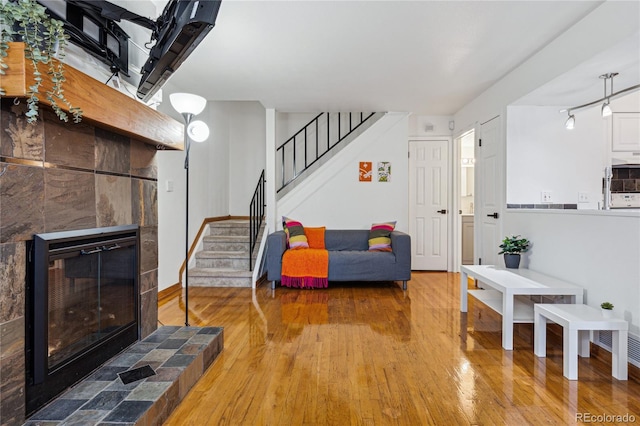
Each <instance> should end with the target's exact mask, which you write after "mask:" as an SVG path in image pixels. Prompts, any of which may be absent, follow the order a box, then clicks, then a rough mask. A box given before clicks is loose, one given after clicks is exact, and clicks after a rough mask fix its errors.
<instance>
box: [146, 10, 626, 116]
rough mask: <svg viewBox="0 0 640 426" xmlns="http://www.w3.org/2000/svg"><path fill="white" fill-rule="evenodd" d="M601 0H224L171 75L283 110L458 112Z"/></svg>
mask: <svg viewBox="0 0 640 426" xmlns="http://www.w3.org/2000/svg"><path fill="white" fill-rule="evenodd" d="M155 3H156V4H162V3H163V1H162V0H158V1H156V2H155ZM601 3H602V2H600V1H304V0H300V1H241V0H223V1H222V5H221V8H220V12H219V14H218V18H217V21H216V26H215V28H214V29H213V30H212V31H211V32H210V33H209V35H208V36H207V38H205V40H204V41H203V42H202V43H201V44H200V45H199V46H198V47H197V49H196V50H195V51H194V53H193V54H192V55H191V56H190V57H189V58H188V59H187V60H186V61H185V62H184V63H183V64H182V66H181V67H180V68H179V69H178V71H177V72H176V73H175V74H174V75H173V77H172V78H171V80H170V82H171V84H172V85H173V86H175V87H177V88H179V89H180V90H184V91H188V92H193V93H198V94H200V95H202V96H205V97H206V98H207V99H209V100H227V101H231V100H233V101H260V102H261V103H262V104H263V105H264V106H265V107H267V108H275V109H277V110H279V111H289V112H293V111H305V112H312V111H327V110H330V111H338V110H342V111H408V112H413V113H416V114H424V115H450V114H453V113H455V112H457V111H458V110H459V109H460V108H461V107H463V106H464V105H465V104H467V103H468V102H469V101H471V100H472V99H474V98H475V97H477V96H478V95H479V94H480V93H482V92H483V91H484V90H486V89H487V88H489V87H490V86H491V85H492V84H493V83H495V82H496V81H498V80H499V79H500V78H501V77H503V76H504V75H506V74H507V73H509V72H510V71H511V70H513V69H514V68H515V67H517V66H518V65H520V64H521V63H522V62H524V61H525V60H526V59H528V58H529V57H530V56H531V55H533V54H535V53H536V52H537V51H538V50H540V49H541V48H543V47H544V46H545V45H547V44H548V43H549V42H551V41H552V40H553V39H555V38H556V37H557V36H559V35H560V34H561V33H562V32H564V31H565V30H566V29H567V28H569V27H571V26H572V25H573V24H575V23H576V22H578V21H579V20H580V19H582V18H583V17H584V16H586V15H587V14H588V13H589V12H591V11H592V10H593V9H595V8H596V7H597V6H598V5H599V4H601ZM635 62H636V65H635V66H636V67H637V62H638V60H637V58H636V59H635ZM612 71H613V70H612ZM588 77H589V78H593V76H588ZM596 78H597V76H596ZM597 83H598V84H602V83H601V82H597ZM635 84H637V82H636V83H635ZM600 87H601V86H600ZM621 87H622V86H619V87H618V88H621ZM541 95H543V96H550V94H549V93H546V94H545V93H542V94H541ZM530 101H531V102H535V99H533V98H532V99H530Z"/></svg>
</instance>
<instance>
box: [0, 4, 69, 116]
mask: <svg viewBox="0 0 640 426" xmlns="http://www.w3.org/2000/svg"><path fill="white" fill-rule="evenodd" d="M45 11H46V8H45V7H44V6H41V5H40V4H38V3H37V2H36V1H35V0H0V74H1V75H4V74H5V70H6V69H7V67H8V66H7V64H6V62H5V59H6V57H7V51H8V50H9V42H11V41H21V42H23V43H24V45H25V50H24V53H25V58H26V59H27V60H28V61H30V62H31V64H32V66H33V80H34V84H33V85H30V86H29V87H28V90H27V95H28V96H29V97H28V98H27V108H28V109H27V112H26V116H27V121H28V122H30V123H33V122H35V121H36V120H37V119H38V103H39V101H40V99H39V98H38V95H40V88H41V86H42V82H43V74H42V72H43V71H42V68H46V71H44V72H45V73H46V74H47V75H49V78H50V79H51V83H52V87H51V90H47V91H46V92H45V96H46V99H47V100H48V101H49V103H50V104H51V108H53V110H54V112H55V113H56V115H57V116H58V117H59V118H60V120H64V121H68V120H69V117H68V115H67V113H66V112H65V110H63V109H62V108H61V107H60V105H66V107H67V109H68V110H69V113H71V115H72V116H73V121H74V122H76V123H77V122H79V121H80V120H81V118H82V110H81V109H80V108H78V107H74V106H72V105H71V104H70V103H69V101H68V100H67V99H66V97H65V95H64V89H63V83H64V82H65V76H64V64H63V63H62V59H63V58H64V51H65V47H66V45H67V42H68V40H69V36H68V35H66V34H65V32H64V28H63V24H62V22H60V21H58V20H57V19H52V18H51V17H50V16H49V15H47V13H46V12H45ZM4 94H5V92H4V90H3V89H2V87H0V95H2V96H4Z"/></svg>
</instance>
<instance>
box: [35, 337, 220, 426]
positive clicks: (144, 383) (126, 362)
mask: <svg viewBox="0 0 640 426" xmlns="http://www.w3.org/2000/svg"><path fill="white" fill-rule="evenodd" d="M223 347H224V337H223V329H222V328H220V327H180V326H164V327H160V328H158V329H157V330H156V331H155V332H153V333H152V334H151V335H149V336H148V337H147V338H146V339H144V340H142V341H139V342H137V343H135V344H133V345H131V346H130V347H129V348H127V349H126V350H125V351H123V352H122V353H121V354H120V355H118V356H116V357H114V358H113V359H112V360H111V361H109V362H107V363H106V364H105V365H103V366H102V367H101V368H99V369H98V370H96V371H95V372H94V373H93V374H91V375H90V376H89V377H87V378H86V379H84V380H83V381H81V382H80V383H78V384H77V385H75V386H74V387H72V388H71V389H69V390H68V391H67V392H65V393H64V394H62V395H60V396H59V397H58V398H56V399H55V400H54V401H52V402H51V403H49V404H48V405H47V406H45V407H44V408H42V409H41V410H39V411H37V412H36V413H34V414H33V415H32V416H31V417H30V418H29V419H28V420H27V422H26V423H25V426H56V425H83V426H93V425H102V426H107V425H116V424H117V425H160V424H162V422H164V421H165V420H166V419H167V418H168V417H169V415H170V414H171V412H172V411H173V410H174V409H175V408H176V407H177V406H178V404H179V403H180V401H181V400H182V399H183V398H184V396H185V395H186V394H187V392H189V390H190V389H191V387H192V386H193V385H194V384H195V383H196V382H197V381H198V380H199V379H200V377H202V374H203V373H204V372H205V371H206V370H207V368H209V366H210V365H211V364H212V363H213V361H215V359H216V358H217V356H218V355H219V354H220V352H221V351H222V348H223ZM145 365H149V366H151V368H153V370H154V371H155V373H156V374H155V375H153V376H150V377H147V378H144V379H141V380H137V381H135V382H132V383H129V384H124V383H123V382H122V380H121V379H120V377H119V376H118V373H121V372H124V371H128V370H131V369H134V368H138V367H142V366H145Z"/></svg>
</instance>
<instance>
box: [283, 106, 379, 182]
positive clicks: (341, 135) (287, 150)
mask: <svg viewBox="0 0 640 426" xmlns="http://www.w3.org/2000/svg"><path fill="white" fill-rule="evenodd" d="M374 114H375V113H373V112H372V113H362V112H359V113H353V112H349V113H340V112H337V113H329V112H322V113H320V114H318V115H317V116H316V117H315V118H313V120H311V121H310V122H309V123H308V124H307V125H306V126H304V127H303V128H302V129H300V130H299V131H298V132H296V134H294V135H293V136H292V137H290V138H289V139H288V140H287V141H286V142H285V143H283V144H282V145H280V146H279V147H278V148H277V149H276V158H278V159H279V160H278V161H279V162H280V167H279V170H280V173H281V177H280V178H281V179H280V180H281V182H280V187H279V188H278V190H277V192H280V191H282V190H283V189H284V188H285V187H287V185H290V184H291V183H292V182H293V181H294V180H296V179H297V178H298V176H300V175H301V174H302V173H303V172H304V171H305V170H307V169H308V168H309V167H311V166H312V165H313V164H315V163H316V162H317V161H318V160H320V158H322V157H323V156H324V155H326V154H327V153H328V152H329V151H330V150H331V149H333V148H335V147H336V146H337V145H338V144H339V143H340V142H341V141H343V140H344V139H345V138H346V137H347V136H349V135H350V134H351V133H353V132H354V131H355V130H356V129H358V128H359V127H360V126H362V124H364V123H365V122H366V121H367V120H369V119H370V118H371V117H372V116H373V115H374ZM325 120H326V123H325ZM325 133H326V134H325ZM325 140H326V143H325Z"/></svg>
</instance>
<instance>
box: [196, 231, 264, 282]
mask: <svg viewBox="0 0 640 426" xmlns="http://www.w3.org/2000/svg"><path fill="white" fill-rule="evenodd" d="M206 232H207V234H208V235H205V237H204V238H203V248H204V250H202V251H199V252H197V253H196V256H195V258H196V267H195V268H192V269H189V285H190V286H194V287H249V288H251V280H252V272H251V271H250V270H249V220H248V219H247V220H243V219H229V220H224V221H219V222H211V223H209V224H208V231H206ZM261 237H262V229H261V230H260V232H259V233H258V242H257V244H260V238H261ZM252 264H255V254H254V259H253V261H252Z"/></svg>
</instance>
